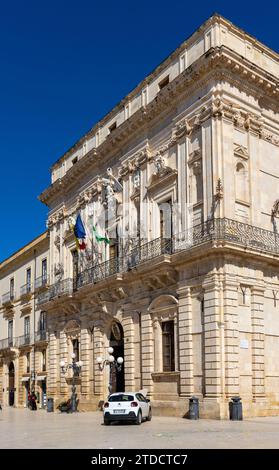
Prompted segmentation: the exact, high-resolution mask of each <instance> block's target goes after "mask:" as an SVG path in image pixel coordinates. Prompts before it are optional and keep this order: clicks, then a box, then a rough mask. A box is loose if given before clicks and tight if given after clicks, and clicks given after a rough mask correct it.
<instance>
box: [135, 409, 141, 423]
mask: <svg viewBox="0 0 279 470" xmlns="http://www.w3.org/2000/svg"><path fill="white" fill-rule="evenodd" d="M141 422H142V414H141V411H139V412H138V416H137V420H136V424H138V425H140V424H141Z"/></svg>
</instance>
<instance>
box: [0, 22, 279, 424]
mask: <svg viewBox="0 0 279 470" xmlns="http://www.w3.org/2000/svg"><path fill="white" fill-rule="evenodd" d="M278 97H279V56H278V54H276V53H275V52H273V51H271V50H270V49H268V48H267V47H266V46H264V45H263V44H261V43H260V42H258V41H257V40H256V39H255V38H253V37H251V36H250V35H249V34H247V33H245V32H244V31H242V30H240V29H239V28H237V27H236V26H234V25H233V24H231V23H230V22H229V21H227V20H226V19H224V18H223V17H221V16H219V15H213V16H212V17H211V18H209V20H208V21H206V22H205V23H204V24H203V25H202V26H201V27H200V28H199V29H198V30H197V31H196V32H195V33H194V34H193V35H192V36H191V37H190V38H189V39H187V40H186V41H185V42H184V43H183V44H182V45H181V46H180V47H179V48H178V49H177V50H176V51H175V52H173V53H172V54H171V56H169V57H168V58H167V59H166V60H165V61H164V62H163V63H162V64H160V65H159V67H157V68H156V69H155V70H154V71H153V72H152V74H151V75H149V76H148V77H147V78H145V79H144V80H143V81H142V82H141V83H140V84H139V85H138V86H137V87H136V89H135V90H133V91H132V92H131V93H130V94H129V95H128V96H127V97H126V98H124V99H123V100H122V101H121V102H120V103H119V104H118V105H117V106H116V107H115V108H114V109H113V110H112V111H111V112H110V113H109V114H108V115H107V116H105V117H104V119H103V120H101V121H100V122H99V123H97V124H96V125H95V126H94V127H93V128H92V129H91V131H90V132H88V133H87V134H86V135H85V136H84V137H83V138H81V139H80V140H79V141H78V142H77V143H76V144H75V145H74V146H73V147H72V148H71V149H70V150H69V151H68V152H67V153H66V154H65V155H64V156H62V157H61V158H60V159H59V160H58V161H57V162H56V163H55V164H54V165H53V167H52V181H51V185H50V186H49V187H48V188H47V189H46V190H45V191H44V192H43V193H42V194H41V196H40V200H41V201H42V202H43V203H44V204H46V205H47V206H48V208H49V216H48V238H46V235H44V236H43V238H45V239H47V240H48V243H49V249H48V250H47V251H46V252H44V254H43V255H42V256H43V257H45V258H46V257H47V258H48V265H49V269H48V272H49V276H50V277H49V279H48V282H47V285H46V283H44V285H43V286H42V289H40V290H36V289H34V294H32V296H30V301H29V303H30V305H31V307H29V308H34V310H35V311H36V312H37V316H38V315H41V313H42V312H46V313H44V315H46V316H47V338H46V339H47V341H46V342H45V343H43V344H45V345H47V366H46V369H47V370H46V373H45V374H44V375H45V376H46V386H47V395H48V396H49V397H53V398H54V399H55V403H56V404H57V403H58V402H59V401H61V400H62V399H65V398H68V397H69V396H70V389H71V377H70V375H67V374H66V375H65V374H63V373H62V371H61V368H60V362H61V361H64V362H66V363H69V362H71V354H72V353H73V351H74V352H75V354H76V356H77V359H79V360H82V363H83V365H82V368H81V373H80V376H79V377H77V378H76V379H75V381H76V387H77V395H78V399H79V409H84V410H89V409H98V407H99V406H100V403H101V402H102V401H103V400H105V399H106V397H107V393H108V384H109V380H110V377H109V368H106V367H105V368H104V370H103V371H102V370H101V369H100V367H99V365H98V363H97V357H99V356H101V357H102V358H105V357H107V348H108V347H109V346H112V347H113V348H114V351H115V355H116V356H122V357H123V358H124V364H123V368H122V371H121V372H116V371H114V373H112V376H111V379H112V389H113V390H121V389H122V390H123V389H124V388H125V390H127V391H128V390H135V389H147V391H148V394H149V396H150V398H151V399H152V403H153V409H154V411H156V412H157V413H162V414H168V415H178V416H183V415H184V414H185V413H186V411H187V409H188V398H189V397H191V396H193V395H195V396H197V397H199V399H200V416H201V417H215V418H227V417H228V411H229V407H228V402H229V401H230V398H231V397H233V396H237V395H239V396H241V398H242V402H243V408H244V416H257V415H272V414H278V411H279V366H278V361H277V357H278V354H279V278H278V268H279V242H278V230H277V225H278V217H279V105H278V103H279V101H278ZM78 214H80V216H81V219H82V221H83V223H84V226H85V227H86V230H87V236H86V240H85V241H86V244H87V248H86V250H83V251H78V250H77V247H76V241H75V237H74V235H73V230H72V228H71V220H72V219H75V218H76V216H77V215H78ZM93 226H95V228H96V227H97V228H96V230H99V231H103V232H104V231H106V233H107V235H108V237H109V239H110V243H109V244H105V243H104V242H100V243H97V242H96V237H95V239H94V233H93V230H92V228H93ZM35 243H36V242H35ZM30 253H31V251H30ZM15 256H16V259H15V260H14V259H13V257H12V258H11V259H9V260H8V261H7V262H6V265H5V266H4V265H3V264H2V265H1V266H0V270H1V289H2V279H3V278H4V277H5V279H6V281H5V282H6V283H7V282H10V280H11V272H12V271H11V270H12V269H15V266H16V269H18V270H19V269H20V266H22V269H24V268H23V264H24V263H23V258H22V257H21V256H23V255H21V254H20V253H19V254H18V255H15ZM26 256H27V255H26ZM24 259H25V258H24ZM41 261H42V260H41ZM19 265H20V266H19ZM2 273H3V274H2ZM40 275H42V273H41V274H40ZM3 282H4V281H3ZM6 290H8V289H7V287H6ZM3 293H4V291H3ZM9 295H10V294H8V297H9ZM32 299H33V300H32ZM4 300H5V299H4ZM8 300H9V303H8V304H7V300H6V302H3V299H2V316H1V331H0V334H1V335H2V336H1V338H3V341H4V340H5V337H4V333H3V332H5V331H8V328H9V327H8V326H7V325H8V324H9V323H7V322H9V321H10V320H9V319H10V318H12V316H13V315H14V316H15V317H16V316H18V317H20V318H19V320H18V323H19V324H22V317H24V316H25V313H24V312H22V310H24V308H25V307H22V306H21V304H18V303H15V302H14V301H13V302H11V299H8ZM32 302H33V304H32ZM32 305H34V307H32ZM26 308H27V307H26ZM20 334H21V332H20V331H19V335H20ZM32 348H34V350H35V351H37V349H38V351H41V350H42V349H43V346H42V343H40V346H39V348H38V347H37V343H36V342H35V341H31V342H30V346H29V350H30V352H32ZM23 355H24V352H23V349H22V348H21V347H20V345H19V344H15V345H13V347H11V346H10V345H9V344H7V345H6V344H4V342H3V346H1V349H0V371H2V390H3V392H2V401H4V403H7V396H8V395H7V393H6V388H5V387H7V381H8V378H10V377H11V376H12V373H11V371H10V369H9V368H10V367H11V368H13V367H14V370H15V377H17V386H18V387H20V392H19V389H18V393H17V391H16V392H15V393H16V397H17V398H16V400H17V403H18V404H22V403H23V386H22V383H20V379H19V377H22V371H21V369H22V367H23V365H22V364H23V360H22V356H23ZM34 357H35V355H34ZM25 359H26V354H25ZM11 364H13V365H11ZM39 368H40V367H39ZM31 369H32V366H31ZM35 369H36V371H38V366H37V365H35ZM40 372H43V371H40ZM20 374H21V375H20ZM26 374H27V373H26ZM37 376H38V373H36V377H37ZM21 380H22V379H21ZM39 382H40V381H39ZM34 386H36V387H40V384H38V381H37V379H36V380H35V381H34ZM5 397H6V398H5ZM0 399H1V397H0ZM5 400H6V401H5Z"/></svg>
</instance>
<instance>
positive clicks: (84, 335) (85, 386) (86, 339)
mask: <svg viewBox="0 0 279 470" xmlns="http://www.w3.org/2000/svg"><path fill="white" fill-rule="evenodd" d="M90 353H91V349H90V334H89V332H88V329H87V320H86V321H83V323H82V327H81V331H80V360H81V361H82V362H83V365H82V368H81V394H82V397H83V398H86V399H88V398H89V395H90Z"/></svg>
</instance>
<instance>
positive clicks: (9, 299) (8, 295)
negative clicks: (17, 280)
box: [2, 292, 15, 307]
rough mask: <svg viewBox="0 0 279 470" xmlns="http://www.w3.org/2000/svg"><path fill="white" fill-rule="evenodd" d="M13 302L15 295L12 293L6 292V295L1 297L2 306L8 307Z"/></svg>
mask: <svg viewBox="0 0 279 470" xmlns="http://www.w3.org/2000/svg"><path fill="white" fill-rule="evenodd" d="M14 300H15V294H14V293H12V292H6V294H3V295H2V306H3V307H6V306H10V305H12V303H13V302H14Z"/></svg>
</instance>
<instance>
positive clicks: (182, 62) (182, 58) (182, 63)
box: [180, 54, 186, 73]
mask: <svg viewBox="0 0 279 470" xmlns="http://www.w3.org/2000/svg"><path fill="white" fill-rule="evenodd" d="M185 68H186V56H185V54H183V55H181V56H180V73H181V72H183V71H184V70H185Z"/></svg>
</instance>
